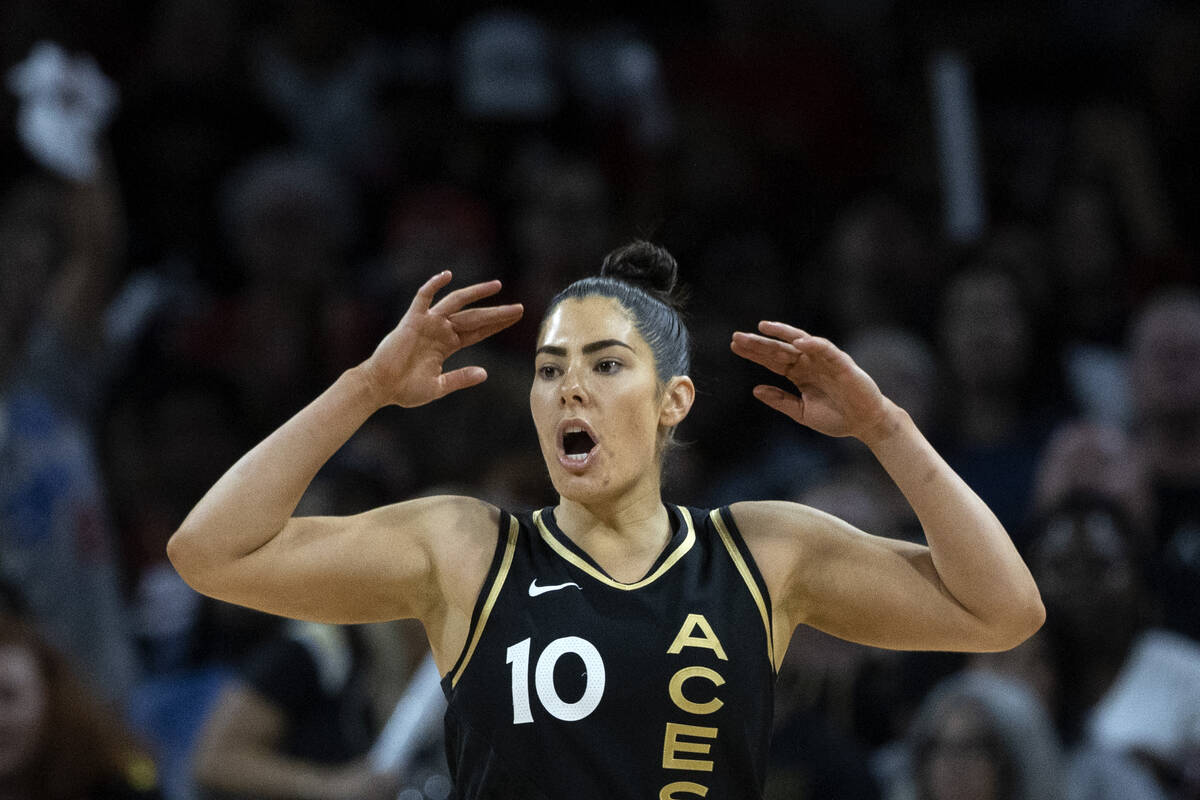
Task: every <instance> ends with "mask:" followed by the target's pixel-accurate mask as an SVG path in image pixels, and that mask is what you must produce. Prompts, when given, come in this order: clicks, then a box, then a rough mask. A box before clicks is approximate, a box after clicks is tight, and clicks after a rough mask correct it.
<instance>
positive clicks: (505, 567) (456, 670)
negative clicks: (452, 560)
mask: <svg viewBox="0 0 1200 800" xmlns="http://www.w3.org/2000/svg"><path fill="white" fill-rule="evenodd" d="M520 532H521V524H520V522H519V521H518V520H517V517H516V516H514V515H513V514H510V513H509V512H507V511H501V512H500V525H499V531H498V536H497V537H496V552H495V553H494V554H493V555H492V564H491V566H490V567H488V572H487V576H486V577H484V579H483V586H482V587H480V589H479V596H478V597H477V598H476V599H475V609H474V611H472V612H471V625H470V627H469V628H468V629H467V643H466V644H465V645H464V646H463V651H462V652H461V653H460V654H459V656H458V660H457V661H455V662H454V666H453V667H452V668H451V669H450V671H449V672H448V673H446V677H445V678H443V679H442V684H443V688H445V689H447V690H449V689H453V688H454V686H455V685H456V684H457V683H458V680H459V678H461V677H462V674H463V671H464V670H465V669H466V668H467V663H468V662H470V660H471V656H472V655H473V654H474V653H475V648H476V647H477V646H478V645H479V638H480V637H481V636H483V629H484V627H485V626H486V625H487V621H488V617H489V616H490V615H491V613H492V607H493V606H495V604H496V598H497V597H499V596H500V590H501V589H503V588H504V581H505V580H506V579H507V578H508V573H509V569H510V568H511V567H512V561H513V555H514V554H515V553H516V550H517V538H518V536H519V535H520Z"/></svg>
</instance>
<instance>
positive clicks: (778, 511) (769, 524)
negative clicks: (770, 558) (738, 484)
mask: <svg viewBox="0 0 1200 800" xmlns="http://www.w3.org/2000/svg"><path fill="white" fill-rule="evenodd" d="M729 512H730V514H732V515H733V521H734V522H735V523H737V526H738V530H740V531H741V532H742V536H743V537H744V538H745V539H746V544H747V545H749V546H750V547H751V548H754V547H755V546H759V547H772V548H773V547H784V548H792V549H794V548H801V547H804V546H805V545H806V544H810V545H811V544H812V540H813V537H819V536H820V535H821V534H822V533H823V532H824V531H825V530H826V529H827V528H828V527H829V526H831V525H834V526H836V525H837V524H838V523H839V522H840V520H838V519H837V518H836V517H833V516H831V515H829V514H826V513H825V512H824V511H819V510H817V509H815V508H813V507H812V506H806V505H803V504H801V503H791V502H787V501H784V500H749V501H745V502H741V503H733V504H732V505H730V506H729ZM842 524H844V523H842Z"/></svg>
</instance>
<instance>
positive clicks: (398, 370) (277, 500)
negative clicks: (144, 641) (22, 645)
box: [167, 272, 522, 663]
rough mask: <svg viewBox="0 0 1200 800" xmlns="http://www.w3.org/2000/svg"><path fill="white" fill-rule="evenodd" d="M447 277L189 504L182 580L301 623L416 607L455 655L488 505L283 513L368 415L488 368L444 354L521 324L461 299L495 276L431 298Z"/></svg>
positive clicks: (406, 612) (434, 637) (475, 378)
mask: <svg viewBox="0 0 1200 800" xmlns="http://www.w3.org/2000/svg"><path fill="white" fill-rule="evenodd" d="M450 278H451V276H450V273H449V272H443V273H441V274H439V275H436V276H434V277H433V278H431V279H430V280H429V281H427V282H426V283H425V285H424V286H422V287H421V289H420V290H419V291H418V293H417V295H416V297H415V298H414V299H413V302H412V305H411V306H410V308H409V309H408V311H407V312H406V313H405V315H404V317H403V319H401V321H400V323H399V325H397V327H396V328H395V329H394V330H393V331H392V332H391V333H389V334H388V335H387V336H386V337H385V338H384V339H383V341H382V342H380V344H379V346H378V347H377V348H376V350H375V352H374V353H373V354H372V355H371V357H370V358H369V359H367V361H365V362H363V363H362V364H360V365H358V366H357V367H354V368H352V369H350V370H348V371H347V372H345V373H344V374H343V375H342V376H341V377H340V378H338V380H337V381H335V382H334V384H333V385H332V386H330V387H329V388H328V389H327V390H326V391H325V392H323V393H322V394H321V395H320V396H319V397H317V398H316V399H315V400H314V401H313V402H312V403H310V404H309V405H308V406H306V407H305V408H304V409H303V410H301V411H300V412H299V413H297V414H296V415H295V416H294V417H292V418H291V419H290V420H288V421H287V422H286V423H284V424H283V425H282V426H281V427H280V428H279V429H278V430H276V431H275V432H273V433H272V434H271V435H270V436H268V437H267V438H266V439H265V440H263V441H262V442H261V443H259V444H258V445H257V446H256V447H254V448H253V449H252V450H251V451H250V452H248V453H247V454H246V455H244V456H243V457H242V458H241V459H240V460H239V461H238V462H237V463H236V464H234V465H233V466H232V467H231V468H230V469H229V471H228V472H226V473H225V475H223V476H222V477H221V478H220V479H219V480H218V481H217V483H216V484H215V485H213V487H212V488H211V489H209V491H208V493H207V494H205V496H204V497H203V498H202V499H201V500H200V502H199V503H197V504H196V506H195V508H193V509H192V511H191V513H189V514H188V516H187V518H186V519H185V520H184V522H183V524H182V525H181V526H180V527H179V530H178V531H176V532H175V534H174V535H173V536H172V537H171V540H170V542H169V543H168V547H167V553H168V555H169V557H170V559H171V562H172V563H173V564H174V566H175V568H176V569H177V570H178V571H179V574H180V575H181V576H182V577H183V578H184V579H185V580H186V581H187V582H188V583H189V584H191V585H192V586H193V587H194V588H195V589H197V590H198V591H200V592H202V593H204V594H207V595H210V596H212V597H216V598H218V599H221V600H225V601H228V602H232V603H237V604H239V605H244V606H249V607H251V608H257V609H260V610H263V611H267V612H270V613H274V614H281V615H284V616H290V617H296V618H300V619H310V620H316V621H323V622H337V623H354V622H370V621H378V620H385V619H395V618H401V617H417V618H420V619H421V620H422V621H423V622H425V623H426V629H427V631H428V632H429V635H430V640H431V644H432V645H433V647H434V652H435V655H436V656H437V657H438V658H439V663H442V661H443V660H444V659H445V658H446V657H447V654H448V653H451V652H457V651H456V650H455V649H454V648H455V645H456V637H457V636H458V635H459V631H460V629H461V631H465V629H466V626H467V623H468V622H469V615H470V606H471V604H472V603H473V602H474V594H473V591H474V590H476V589H477V588H478V584H479V583H481V582H482V579H483V575H484V573H485V572H486V570H487V564H488V560H489V559H490V557H491V552H492V550H493V548H494V543H495V532H496V525H497V523H498V520H499V512H498V511H497V510H496V509H494V508H492V507H491V506H489V505H487V504H485V503H482V502H480V501H477V500H471V499H469V498H456V497H440V498H424V499H419V500H413V501H409V502H405V503H398V504H395V505H392V506H387V507H384V508H380V509H375V510H372V511H369V512H366V513H364V514H359V515H356V516H351V517H293V516H292V514H293V512H294V511H295V509H296V506H297V505H298V504H299V502H300V498H301V497H302V495H303V494H304V492H305V490H306V489H307V487H308V485H309V483H310V482H311V481H312V479H313V477H314V476H315V475H316V474H317V471H318V470H319V469H320V468H321V466H322V465H324V464H325V462H326V461H328V460H329V458H330V457H331V456H333V454H334V453H335V452H336V451H337V450H338V448H340V447H341V446H342V445H343V444H344V443H345V442H346V441H347V440H348V439H349V438H350V437H351V436H352V435H353V434H354V432H355V431H357V430H358V428H359V427H360V426H361V425H362V424H363V423H364V422H365V421H366V420H367V418H368V417H370V416H371V415H372V414H373V413H375V411H377V410H378V409H380V408H382V407H383V406H386V405H399V406H403V407H413V406H419V405H423V404H425V403H428V402H431V401H433V400H436V399H438V398H440V397H443V396H444V395H446V394H449V393H450V392H453V391H457V390H459V389H464V388H467V387H469V386H474V385H476V384H478V383H481V382H482V381H483V380H485V379H486V378H487V373H486V372H485V371H484V370H483V369H482V368H481V367H477V366H469V367H462V368H459V369H456V370H453V371H450V372H443V371H442V364H443V363H444V362H445V360H446V359H447V358H448V357H449V356H450V355H452V354H453V353H455V352H456V351H458V350H460V349H462V348H463V347H467V346H469V345H471V344H474V343H476V342H478V341H480V340H482V339H484V338H486V337H488V336H490V335H492V334H493V333H496V332H497V331H499V330H502V329H504V328H506V327H508V326H509V325H511V324H513V323H514V322H516V321H517V320H518V319H519V318H520V317H521V313H522V308H521V306H520V305H500V306H486V307H471V308H468V306H469V305H470V304H472V303H474V302H477V301H479V300H481V299H483V298H486V297H489V296H491V295H494V294H496V293H497V292H498V291H499V290H500V283H499V281H491V282H488V283H479V284H474V285H472V286H467V287H464V288H462V289H458V290H456V291H452V292H449V293H448V294H446V295H445V296H444V297H443V298H441V300H439V301H438V302H436V303H434V295H436V294H437V292H438V291H439V290H441V289H443V288H444V287H445V286H446V285H447V284H448V283H449V282H450ZM476 573H477V575H476ZM472 581H474V584H472ZM464 607H465V608H466V611H465V616H466V619H459V617H462V616H463V615H464V612H463V608H464ZM463 635H465V634H463Z"/></svg>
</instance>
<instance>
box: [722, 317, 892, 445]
mask: <svg viewBox="0 0 1200 800" xmlns="http://www.w3.org/2000/svg"><path fill="white" fill-rule="evenodd" d="M758 330H759V333H744V332H742V331H738V332H736V333H734V334H733V340H732V341H731V342H730V345H729V346H730V349H731V350H733V352H734V353H736V354H737V355H739V356H741V357H742V358H745V359H747V360H749V361H753V362H754V363H755V364H759V365H761V366H764V367H766V368H767V369H769V370H771V371H772V372H774V373H776V374H778V375H782V376H784V377H785V378H787V379H788V380H790V381H791V382H792V383H793V384H794V385H795V386H796V388H797V389H798V390H799V394H791V393H790V392H785V391H783V390H782V389H779V388H777V387H775V386H767V385H762V384H760V385H758V386H755V387H754V396H755V397H757V398H758V399H759V400H761V401H762V402H764V403H766V404H767V405H769V406H770V407H771V408H773V409H775V410H776V411H779V412H780V413H783V414H787V415H788V416H789V417H791V418H792V419H794V420H796V422H799V423H800V424H801V425H806V426H807V427H809V428H812V429H813V430H815V431H818V432H820V433H824V434H826V435H828V436H854V437H856V438H858V439H861V440H863V441H866V442H868V443H869V440H870V439H872V438H874V437H877V436H879V435H881V434H883V433H884V432H885V431H886V429H887V428H888V425H887V423H888V422H889V415H890V412H891V411H892V410H894V409H895V408H896V407H895V406H894V405H893V404H892V403H891V401H889V400H888V399H887V398H886V397H884V396H883V394H882V393H881V392H880V391H879V387H878V386H876V385H875V381H873V380H871V377H870V376H869V375H867V373H865V372H863V371H862V369H860V368H859V366H858V365H857V364H855V363H854V361H853V360H852V359H851V358H850V356H848V355H846V354H845V353H844V352H842V351H841V350H839V349H838V348H837V347H835V346H834V345H833V343H832V342H830V341H829V340H828V339H822V338H820V337H817V336H810V335H809V334H807V333H805V332H804V331H802V330H800V329H799V328H794V327H792V326H791V325H785V324H783V323H782V322H760V323H759V324H758ZM760 334H761V335H760Z"/></svg>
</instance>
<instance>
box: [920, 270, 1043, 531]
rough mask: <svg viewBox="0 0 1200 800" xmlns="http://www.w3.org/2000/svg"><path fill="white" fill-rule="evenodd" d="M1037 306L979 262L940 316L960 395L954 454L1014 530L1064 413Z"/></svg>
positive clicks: (950, 451)
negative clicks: (1045, 368)
mask: <svg viewBox="0 0 1200 800" xmlns="http://www.w3.org/2000/svg"><path fill="white" fill-rule="evenodd" d="M1037 318H1038V314H1037V310H1036V309H1035V308H1034V307H1033V305H1032V301H1031V300H1030V299H1029V297H1028V295H1026V294H1025V293H1024V291H1023V288H1022V286H1021V284H1020V283H1019V282H1018V280H1017V279H1016V278H1015V277H1014V276H1013V275H1011V274H1009V273H1007V272H1005V271H1003V270H1001V269H998V268H994V267H991V266H988V265H986V264H975V265H973V266H971V267H969V268H967V269H966V270H964V271H962V272H960V273H958V274H957V275H956V276H954V277H953V278H952V279H951V280H950V282H949V283H948V284H947V285H946V288H945V293H944V295H943V297H942V305H941V310H940V314H939V317H938V334H939V342H940V345H941V354H942V359H943V362H944V364H945V366H946V370H947V373H948V378H949V380H950V382H951V383H952V384H953V389H952V391H953V394H954V396H955V397H957V398H959V399H960V400H959V402H957V403H956V404H955V407H954V408H953V409H948V413H947V420H946V422H947V425H946V432H947V437H948V442H947V447H946V451H947V456H946V458H947V460H948V461H949V463H950V464H952V465H953V466H954V468H955V469H956V470H958V472H959V474H960V475H962V476H963V478H964V480H966V481H967V482H968V483H969V484H971V486H974V487H976V490H977V491H978V492H979V496H980V497H982V498H983V499H984V501H985V502H986V503H988V505H989V506H990V507H991V508H992V510H993V511H994V512H995V513H996V516H997V517H999V519H1000V521H1001V522H1002V523H1004V524H1005V526H1006V527H1007V528H1008V529H1009V530H1017V529H1018V528H1020V526H1021V524H1022V523H1023V522H1024V520H1025V515H1026V509H1027V508H1028V506H1029V500H1030V497H1031V492H1032V489H1033V474H1034V469H1035V466H1036V462H1037V456H1038V453H1039V452H1040V451H1041V447H1042V442H1043V441H1044V440H1045V437H1046V436H1047V434H1048V432H1049V430H1050V428H1051V426H1052V424H1053V421H1054V417H1055V416H1056V415H1057V413H1058V411H1057V409H1055V408H1054V406H1053V405H1051V404H1049V403H1048V401H1050V400H1053V399H1054V397H1053V393H1052V392H1053V387H1051V386H1047V385H1046V384H1047V383H1048V381H1047V380H1045V377H1046V376H1045V375H1044V374H1043V373H1042V371H1041V369H1040V368H1041V366H1042V362H1041V359H1040V358H1039V355H1040V354H1041V353H1042V350H1041V348H1040V345H1039V344H1038V342H1039V339H1038V331H1037V330H1036V329H1035V321H1036V319H1037Z"/></svg>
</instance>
